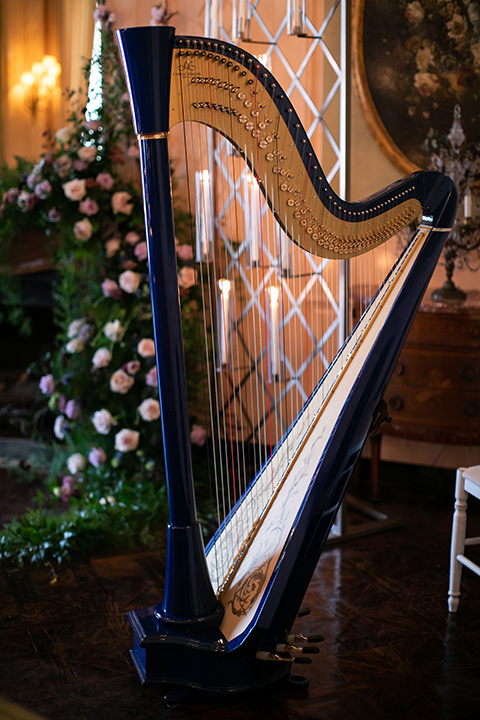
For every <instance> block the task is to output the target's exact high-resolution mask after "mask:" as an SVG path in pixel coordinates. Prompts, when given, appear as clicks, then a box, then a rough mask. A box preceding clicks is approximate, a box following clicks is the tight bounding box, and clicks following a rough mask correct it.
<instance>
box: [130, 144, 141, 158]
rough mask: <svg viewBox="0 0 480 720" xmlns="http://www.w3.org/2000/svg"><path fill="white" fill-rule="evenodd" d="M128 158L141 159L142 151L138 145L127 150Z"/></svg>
mask: <svg viewBox="0 0 480 720" xmlns="http://www.w3.org/2000/svg"><path fill="white" fill-rule="evenodd" d="M127 155H128V157H131V158H139V157H140V151H139V149H138V145H130V147H129V148H128V150H127Z"/></svg>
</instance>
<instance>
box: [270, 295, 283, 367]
mask: <svg viewBox="0 0 480 720" xmlns="http://www.w3.org/2000/svg"><path fill="white" fill-rule="evenodd" d="M268 294H269V295H270V372H271V375H272V378H276V377H278V376H279V375H280V352H279V351H280V347H279V335H278V304H279V302H278V301H279V297H280V290H279V288H278V287H277V286H276V285H272V286H271V287H269V288H268Z"/></svg>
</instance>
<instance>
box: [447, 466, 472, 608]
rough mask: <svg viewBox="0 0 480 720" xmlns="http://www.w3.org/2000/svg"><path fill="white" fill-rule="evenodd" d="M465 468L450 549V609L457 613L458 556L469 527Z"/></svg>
mask: <svg viewBox="0 0 480 720" xmlns="http://www.w3.org/2000/svg"><path fill="white" fill-rule="evenodd" d="M463 470H464V468H458V470H457V481H456V484H455V512H454V514H453V526H452V543H451V547H450V583H449V588H448V609H449V611H450V612H456V611H457V609H458V604H459V602H460V582H461V579H462V564H461V563H459V562H458V560H457V556H458V555H463V551H464V548H465V532H466V527H467V497H468V493H466V492H465V485H464V479H463Z"/></svg>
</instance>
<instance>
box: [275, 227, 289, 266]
mask: <svg viewBox="0 0 480 720" xmlns="http://www.w3.org/2000/svg"><path fill="white" fill-rule="evenodd" d="M276 230H277V247H278V252H279V254H280V267H281V270H282V275H283V277H290V275H291V254H290V250H291V247H290V245H291V241H290V239H289V237H288V235H287V233H286V232H285V231H284V230H282V228H281V227H280V225H279V224H278V223H277V224H276Z"/></svg>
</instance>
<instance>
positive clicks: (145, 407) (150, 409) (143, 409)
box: [138, 398, 160, 422]
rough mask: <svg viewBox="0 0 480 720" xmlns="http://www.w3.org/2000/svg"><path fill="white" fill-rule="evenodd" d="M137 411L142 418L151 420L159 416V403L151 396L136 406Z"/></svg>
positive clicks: (147, 420)
mask: <svg viewBox="0 0 480 720" xmlns="http://www.w3.org/2000/svg"><path fill="white" fill-rule="evenodd" d="M138 412H139V413H140V417H141V418H142V420H145V421H146V422H152V421H153V420H158V418H159V417H160V403H159V402H158V400H154V399H153V398H147V399H146V400H144V401H143V402H142V403H141V404H140V405H139V406H138Z"/></svg>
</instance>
